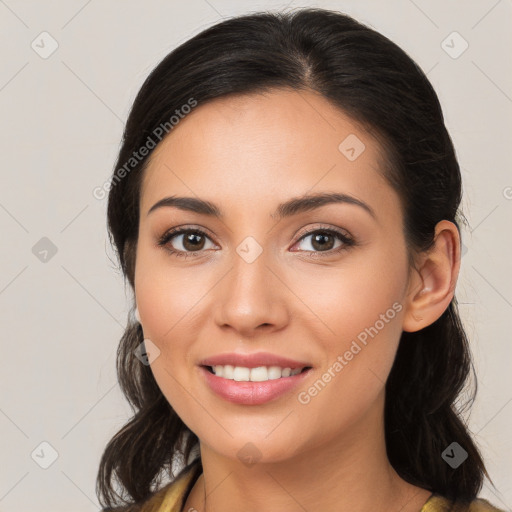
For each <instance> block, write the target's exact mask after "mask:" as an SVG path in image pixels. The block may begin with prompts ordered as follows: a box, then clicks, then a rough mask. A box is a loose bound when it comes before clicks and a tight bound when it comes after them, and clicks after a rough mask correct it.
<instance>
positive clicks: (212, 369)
mask: <svg viewBox="0 0 512 512" xmlns="http://www.w3.org/2000/svg"><path fill="white" fill-rule="evenodd" d="M201 367H202V368H205V369H206V370H207V371H208V372H209V373H211V374H212V375H215V376H217V377H222V378H224V379H227V380H233V381H237V382H265V381H268V380H276V379H282V378H287V377H293V376H295V375H298V374H300V373H305V372H307V371H308V370H311V368H312V367H311V366H304V367H298V368H289V367H287V368H283V367H280V366H258V367H255V368H249V367H244V366H233V365H215V366H208V365H201Z"/></svg>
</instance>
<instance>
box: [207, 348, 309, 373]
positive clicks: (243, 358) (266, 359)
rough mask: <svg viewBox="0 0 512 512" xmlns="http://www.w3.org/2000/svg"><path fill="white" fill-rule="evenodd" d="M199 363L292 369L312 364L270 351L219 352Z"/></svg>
mask: <svg viewBox="0 0 512 512" xmlns="http://www.w3.org/2000/svg"><path fill="white" fill-rule="evenodd" d="M199 364H200V365H201V366H215V365H227V364H229V365H232V366H244V367H246V368H257V367H258V366H279V367H281V368H291V369H292V370H293V369H294V368H304V367H306V366H311V365H310V364H309V363H305V362H301V361H295V360H293V359H289V358H287V357H283V356H279V355H277V354H270V353H269V352H256V353H254V354H235V353H226V354H217V355H215V356H211V357H208V358H206V359H203V360H202V361H201V362H200V363H199Z"/></svg>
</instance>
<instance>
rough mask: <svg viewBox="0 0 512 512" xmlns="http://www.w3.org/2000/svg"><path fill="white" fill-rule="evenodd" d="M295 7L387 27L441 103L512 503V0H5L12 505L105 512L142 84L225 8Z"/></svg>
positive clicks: (482, 433) (6, 422)
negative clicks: (101, 484) (115, 191)
mask: <svg viewBox="0 0 512 512" xmlns="http://www.w3.org/2000/svg"><path fill="white" fill-rule="evenodd" d="M286 5H288V6H289V7H290V8H294V7H300V6H313V5H316V6H321V7H326V8H331V9H338V10H340V11H344V12H346V13H348V14H351V15H353V16H355V17H356V18H357V19H358V20H360V21H362V22H364V23H367V24H370V25H371V26H373V27H374V28H376V29H377V30H379V31H380V32H382V33H383V34H384V35H386V36H387V37H389V38H390V39H392V40H393V41H395V42H396V43H397V44H399V45H400V46H401V47H402V48H404V49H405V50H406V51H407V52H408V53H409V54H410V55H411V56H412V57H413V58H414V59H415V60H416V61H417V62H418V64H419V65H420V66H421V67H422V68H423V69H424V70H425V71H426V72H428V77H429V78H430V80H431V81H432V83H433V85H434V87H435V89H436V91H437V93H438V95H439V97H440V101H441V103H442V105H443V108H444V112H445V118H446V123H447V126H448V129H449V131H450V133H451V135H452V137H453V140H454V143H455V146H456V149H457V154H458V157H459V161H460V164H461V166H462V169H463V178H464V192H465V199H464V203H463V205H464V209H465V213H466V215H467V217H468V219H469V222H470V228H469V229H465V230H464V234H463V240H464V244H465V246H466V247H467V253H465V254H464V256H463V260H462V270H461V276H460V280H459V284H458V289H457V293H458V297H459V300H460V302H462V303H463V305H461V310H462V314H463V316H464V321H465V324H466V326H467V329H468V333H469V335H470V338H471V344H472V349H473V353H474V356H475V362H476V367H477V372H478V376H479V393H478V395H477V400H476V403H475V407H474V409H473V411H472V414H471V416H470V418H469V426H470V428H471V430H472V431H473V432H474V433H475V434H476V439H477V442H478V443H479V445H480V446H481V448H482V450H483V453H484V456H485V458H486V461H487V464H488V469H489V471H490V474H491V477H492V478H493V480H494V482H495V484H496V487H497V489H498V491H496V490H495V489H493V488H492V487H491V486H490V485H489V484H488V483H486V484H485V486H484V489H483V492H482V496H484V497H487V498H488V499H490V500H491V501H493V502H494V503H495V504H496V505H498V506H500V507H502V508H505V509H507V510H510V509H511V507H512V477H511V475H512V464H511V460H512V440H511V435H510V432H511V423H512V422H511V418H512V371H511V361H512V348H511V347H512V339H511V335H510V330H511V327H512V322H511V318H512V269H511V263H510V261H511V258H510V252H511V249H512V243H511V237H510V235H511V228H510V226H511V224H512V175H511V172H510V169H511V153H510V146H511V140H510V136H511V133H512V130H511V128H512V127H511V125H512V116H511V113H512V74H511V67H512V66H511V61H510V48H511V47H512V41H511V39H512V30H511V26H512V16H511V15H512V5H511V1H510V0H481V1H471V2H467V1H462V0H459V1H455V0H452V1H450V2H447V1H444V0H436V1H428V2H427V1H422V0H415V1H412V0H394V1H386V2H382V1H381V2H379V1H368V0H366V1H361V0H360V1H341V0H340V1H321V2H300V1H298V0H297V1H292V2H289V3H287V2H277V1H270V0H268V1H235V0H231V1H228V0H208V1H207V0H188V1H187V2H178V1H150V2H142V1H139V2H136V1H133V0H130V1H128V0H123V1H121V0H107V1H100V0H89V1H87V0H72V1H60V2H58V1H45V2H41V1H35V0H33V1H19V0H0V34H1V39H2V45H1V50H0V52H1V62H2V66H1V69H0V109H1V116H0V126H1V128H0V130H1V137H0V148H1V160H2V170H1V174H0V176H1V188H0V226H1V229H2V243H1V250H0V264H1V273H0V312H1V328H2V332H1V339H2V356H3V357H2V358H1V360H0V379H1V397H0V430H1V438H0V439H1V441H0V443H1V445H0V446H1V449H0V460H1V462H0V511H1V512H25V511H31V512H32V511H34V510H37V511H40V512H50V511H52V512H59V511H62V512H64V511H66V512H67V511H70V510H73V511H76V512H78V511H83V512H89V511H95V510H98V508H99V507H98V504H97V500H96V496H95V492H94V484H95V477H96V471H97V468H98V462H99V458H100V456H101V453H102V450H103V448H104V447H105V445H106V443H107V441H108V440H109V439H110V437H111V436H112V435H113V434H114V433H115V432H116V431H117V429H118V428H120V427H121V425H122V424H123V423H124V422H125V420H126V419H127V417H128V414H129V408H128V406H127V404H126V403H125V402H124V399H123V398H122V396H121V395H120V392H119V388H118V385H117V381H116V376H115V351H116V347H117V342H118V340H119V337H120V335H121V333H122V329H123V325H124V323H125V322H126V319H127V312H128V304H129V303H128V299H129V294H128V293H126V294H125V289H124V287H123V282H122V279H121V277H120V275H119V273H118V272H117V270H116V267H115V260H114V258H113V251H112V250H111V248H110V247H109V245H108V240H107V234H106V213H105V209H106V200H98V199H96V198H95V197H94V196H93V193H92V192H93V190H94V188H95V187H98V186H101V185H103V183H104V182H105V181H106V180H108V179H109V175H110V173H111V172H112V168H113V165H114V161H115V157H116V152H117V150H118V148H119V142H120V138H121V133H122V129H123V123H124V121H125V119H126V116H127V112H128V109H129V107H130V105H131V102H132V100H133V98H134V96H135V94H136V92H137V90H138V88H139V86H140V85H141V84H142V81H143V80H144V78H145V77H146V76H147V74H148V73H149V72H150V70H151V69H152V68H153V67H154V66H155V65H156V64H157V63H158V62H159V61H160V59H161V58H163V57H164V55H166V54H167V53H168V52H169V51H170V50H171V49H172V48H174V47H175V46H177V45H178V44H179V43H181V42H183V41H184V40H186V39H188V38H189V37H191V36H192V35H194V34H196V33H198V32H199V31H201V30H202V29H204V28H206V27H207V26H210V25H211V24H214V23H215V22H217V21H219V20H220V19H221V18H222V17H226V16H231V15H235V14H241V13H246V12H249V11H255V10H260V9H275V8H280V7H284V6H286ZM43 31H46V32H48V33H49V35H42V36H41V35H40V34H41V32H43ZM454 31H456V32H458V33H459V34H460V36H461V38H462V39H461V38H460V37H459V36H456V35H455V36H453V35H451V36H450V34H452V32H454ZM447 37H448V39H447ZM454 38H455V39H454ZM445 40H446V41H447V42H445V43H443V41H445ZM33 41H34V43H33V45H34V49H33V48H32V46H31V44H32V42H33ZM54 41H56V43H55V42H54ZM464 41H467V43H468V45H469V46H468V48H467V49H466V50H465V51H464V52H463V53H462V54H461V55H459V56H457V58H454V56H455V54H458V53H459V52H460V50H462V49H463V47H464V46H463V45H464ZM52 44H54V45H55V44H58V48H57V49H56V50H55V51H54V53H53V54H51V55H49V56H48V55H44V53H45V52H47V53H48V52H50V51H51V50H52ZM447 44H448V46H449V47H451V48H448V47H447ZM36 50H37V51H36ZM445 50H448V51H449V52H451V55H449V54H448V53H447V51H445ZM41 54H43V56H46V57H47V58H43V57H42V56H41ZM43 237H46V238H47V239H48V240H47V239H43V240H41V239H42V238H43ZM34 247H35V248H34ZM45 250H46V251H48V252H46V253H45V252H44V251H45ZM55 250H56V253H55V254H53V252H55ZM52 251H53V252H52ZM41 258H43V260H44V258H46V261H41ZM126 292H127V290H126ZM43 442H45V443H49V445H46V444H43V445H41V443H43ZM53 450H55V451H56V453H57V454H58V457H57V458H56V460H55V461H53V459H52V454H53ZM51 462H53V463H52V464H51V465H50V466H49V467H48V468H47V469H43V468H42V467H41V465H43V466H44V465H48V464H50V463H51Z"/></svg>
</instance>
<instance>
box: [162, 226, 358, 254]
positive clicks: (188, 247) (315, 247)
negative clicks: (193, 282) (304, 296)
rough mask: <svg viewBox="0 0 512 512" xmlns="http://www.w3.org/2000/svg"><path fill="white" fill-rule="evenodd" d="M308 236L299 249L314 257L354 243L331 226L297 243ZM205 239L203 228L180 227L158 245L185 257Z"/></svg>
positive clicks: (200, 250) (203, 246) (311, 232)
mask: <svg viewBox="0 0 512 512" xmlns="http://www.w3.org/2000/svg"><path fill="white" fill-rule="evenodd" d="M309 237H312V239H311V241H310V242H309V243H308V244H305V245H306V246H308V245H309V248H308V247H306V248H305V249H301V251H303V252H307V253H310V254H309V256H310V257H314V258H315V257H322V256H324V254H323V253H327V254H325V255H326V256H332V255H333V254H338V253H339V252H341V251H344V250H347V249H348V248H349V247H351V246H353V245H356V242H355V240H354V239H353V238H352V237H350V236H349V235H346V234H344V233H342V232H340V231H338V230H336V229H333V228H323V227H321V228H317V229H315V230H312V231H308V232H306V233H305V234H303V235H302V236H301V238H300V239H299V241H298V242H297V243H300V242H302V241H304V240H306V239H307V238H309ZM175 238H176V239H177V240H178V241H177V242H174V243H176V245H177V246H178V247H174V246H173V245H172V244H171V241H173V240H174V239H175ZM207 240H209V241H210V243H212V242H211V240H210V238H209V236H208V235H207V234H206V233H205V232H204V231H203V230H201V229H198V228H190V227H188V228H186V227H185V228H184V227H181V228H174V229H170V230H169V231H167V232H165V233H164V234H163V235H162V237H161V238H160V239H159V240H158V245H159V246H160V247H164V248H165V249H166V250H167V251H169V252H170V253H171V254H173V255H174V256H177V257H184V258H187V257H189V256H200V254H201V253H202V251H203V250H205V249H208V247H206V248H205V243H206V241H207ZM336 240H338V241H339V242H340V244H339V245H338V246H337V247H336V246H333V244H335V242H336ZM212 245H213V243H212ZM210 248H212V247H210ZM196 253H197V254H196Z"/></svg>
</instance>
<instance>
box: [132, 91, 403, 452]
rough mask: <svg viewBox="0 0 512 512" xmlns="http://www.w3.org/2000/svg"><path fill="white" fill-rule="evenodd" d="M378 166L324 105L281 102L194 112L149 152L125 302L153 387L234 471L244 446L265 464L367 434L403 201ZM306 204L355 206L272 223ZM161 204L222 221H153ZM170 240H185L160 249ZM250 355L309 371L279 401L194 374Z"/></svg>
mask: <svg viewBox="0 0 512 512" xmlns="http://www.w3.org/2000/svg"><path fill="white" fill-rule="evenodd" d="M379 162H380V153H379V146H378V145H377V143H376V142H375V141H374V140H372V139H371V138H370V136H369V135H368V134H367V133H366V132H364V131H362V130H361V129H360V128H358V127H357V126H356V125H355V124H354V123H353V122H351V120H350V119H349V118H348V117H346V116H345V115H343V114H342V113H341V112H340V111H338V110H336V109H335V108H334V107H333V106H332V105H331V104H330V103H328V101H327V100H325V99H324V98H323V97H321V96H319V95H316V94H315V93H312V92H304V91H300V92H297V91H290V90H286V91H285V90H280V91H274V92H272V93H268V94H265V95H247V96H239V97H236V98H234V97H226V98H221V99H217V100H214V101H212V102H210V103H207V104H204V105H201V104H199V105H198V106H197V107H196V108H195V109H194V110H193V111H192V113H190V114H189V115H188V116H187V117H185V118H184V119H183V120H181V121H180V122H179V124H178V125H177V126H175V127H174V129H173V130H172V132H171V133H170V134H169V136H167V138H166V139H164V141H163V142H162V143H161V144H160V145H159V146H158V147H157V148H156V149H155V150H154V152H153V154H152V157H151V161H150V163H149V166H148V168H147V171H146V174H145V177H144V183H143V188H142V191H141V201H140V225H139V239H138V246H137V254H136V270H135V291H136V301H137V305H138V308H139V314H140V317H141V323H142V326H143V331H144V338H145V339H146V340H151V343H152V344H154V345H156V346H157V347H158V350H159V352H158V351H156V352H155V351H153V356H154V355H155V354H158V356H157V357H156V358H154V360H153V361H152V363H151V369H152V371H153V374H154V376H155V379H156V381H157V383H158V385H159V387H160V388H161V390H162V392H163V394H164V395H165V397H166V398H167V400H168V401H169V403H170V404H171V406H172V407H173V408H174V409H175V411H176V412H177V413H178V415H179V416H180V417H181V418H182V420H183V421H184V423H185V424H186V425H187V426H188V427H189V428H190V429H191V430H192V431H193V432H194V433H195V434H196V435H197V436H198V437H199V439H200V440H201V443H205V444H206V445H208V446H209V447H211V448H212V449H213V450H215V451H216V452H218V453H219V454H222V455H224V456H226V457H231V458H235V457H240V456H241V454H243V453H244V451H243V450H242V452H240V450H241V449H242V448H244V447H245V448H244V449H245V450H246V451H247V450H248V448H247V443H248V442H250V443H252V445H251V446H252V447H251V448H250V450H254V453H257V454H258V455H257V457H258V458H261V460H262V461H278V460H285V459H290V458H291V457H293V456H296V455H298V454H299V453H304V452H305V451H307V450H311V449H316V448H318V447H319V446H321V445H322V444H325V443H330V444H332V442H333V440H339V441H340V442H341V440H343V439H345V440H347V439H349V438H350V436H351V435H352V434H355V433H356V432H365V431H366V432H368V431H369V430H368V428H367V427H371V425H370V424H369V422H375V419H376V418H379V417H380V414H381V411H382V407H383V398H384V385H385V381H386V379H387V376H388V374H389V372H390V369H391V366H392V363H393V360H394V357H395V353H396V350H397V346H398V342H399V339H400V335H401V332H402V319H403V315H404V310H405V301H406V300H407V296H408V293H409V290H408V272H409V268H408V266H407V254H406V245H405V240H404V236H403V231H402V226H403V218H402V212H401V207H400V204H399V198H398V196H397V194H396V193H395V192H394V190H393V189H392V188H391V187H390V186H389V185H388V183H387V182H386V181H385V180H384V179H383V177H382V176H381V171H380V168H379V165H380V164H379ZM314 194H339V195H341V194H343V195H345V196H347V197H349V198H353V199H354V201H358V202H360V203H362V204H363V205H362V204H357V203H356V202H347V201H342V202H322V201H319V202H318V203H317V205H316V207H315V205H314V204H313V205H310V207H309V208H282V209H281V211H280V213H281V215H280V216H279V215H278V213H277V212H278V208H279V205H281V204H283V203H287V202H288V201H290V200H292V199H300V198H303V197H304V196H311V195H314ZM169 196H176V197H190V198H193V199H194V200H201V201H208V203H210V204H211V205H214V206H215V208H216V209H217V210H218V211H219V212H220V214H221V216H220V217H217V216H216V215H213V214H207V213H204V212H203V213H198V212H194V211H189V210H187V209H181V208H178V207H176V206H169V205H167V206H161V207H157V208H155V209H154V210H153V211H151V212H150V213H148V212H149V210H150V209H151V208H152V207H153V205H155V204H156V203H157V202H159V201H161V200H162V199H163V198H166V197H169ZM364 205H366V206H364ZM178 227H180V228H187V229H188V230H190V232H188V233H185V234H177V235H175V236H174V237H173V238H170V239H169V238H168V239H167V240H166V241H165V245H164V246H159V245H158V242H159V240H160V239H161V238H162V237H163V235H164V234H166V232H168V231H169V230H170V229H171V228H178ZM198 231H199V232H198ZM201 232H202V233H201ZM336 232H339V233H340V235H341V238H338V235H336ZM203 233H204V234H203ZM345 237H346V238H345ZM347 238H348V239H349V240H352V241H353V243H350V242H348V241H347V240H346V239H347ZM343 240H345V241H343ZM171 250H175V251H177V253H171ZM185 256H186V257H185ZM149 346H150V347H151V346H152V345H149ZM149 352H150V360H151V352H152V350H151V349H150V350H149ZM261 352H266V353H270V354H273V355H277V356H282V357H286V358H290V359H293V360H296V361H298V362H300V363H301V364H302V363H305V365H306V366H310V367H311V370H309V371H308V372H307V373H305V374H301V375H299V376H297V377H282V379H283V380H286V379H288V382H293V383H294V384H293V385H292V387H291V388H290V387H287V386H284V388H285V389H284V391H283V390H282V391H281V393H280V394H277V395H268V394H265V389H266V388H267V387H272V388H273V389H275V388H276V387H277V386H280V385H281V384H277V386H276V382H277V381H275V382H272V381H270V383H265V382H260V383H259V384H258V383H257V382H255V383H254V384H252V383H248V382H246V383H244V382H239V381H233V380H231V381H230V382H228V383H227V384H230V385H231V386H232V387H233V386H237V389H240V388H242V387H245V388H246V390H247V391H246V393H247V395H246V396H245V398H239V399H238V401H233V400H236V399H235V398H233V397H234V396H235V395H233V394H232V395H231V396H232V399H228V398H226V397H224V396H221V395H219V394H218V393H217V392H216V391H214V390H213V389H212V388H211V387H210V385H209V384H208V381H209V380H212V379H215V380H216V381H217V382H221V381H222V382H223V383H224V384H226V379H223V378H221V377H215V376H213V375H212V374H211V373H209V372H208V370H206V369H205V368H203V367H202V366H201V362H202V361H203V360H205V359H207V358H211V357H213V356H216V355H219V354H222V355H224V354H233V353H235V354H242V355H245V354H254V353H261ZM234 366H236V364H235V365H234ZM266 366H274V365H272V364H270V365H266ZM277 366H281V365H277ZM206 372H208V374H207V373H206ZM236 372H237V371H236V370H235V374H236V375H249V372H247V373H245V370H238V373H236ZM253 375H255V374H254V373H253ZM207 377H208V378H207ZM242 378H243V377H242ZM256 378H257V377H256ZM290 379H291V380H290ZM255 388H259V390H260V391H261V392H262V394H258V390H257V389H256V391H254V389H255ZM226 389H228V391H227V393H228V394H229V393H230V392H229V388H226ZM251 400H252V401H251Z"/></svg>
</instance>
